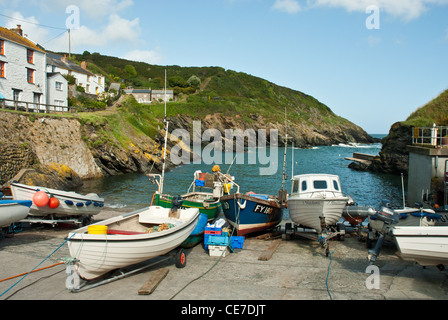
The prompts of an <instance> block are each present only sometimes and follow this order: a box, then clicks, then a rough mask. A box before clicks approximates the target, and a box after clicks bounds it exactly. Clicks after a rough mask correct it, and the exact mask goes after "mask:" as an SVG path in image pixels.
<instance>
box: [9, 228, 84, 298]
mask: <svg viewBox="0 0 448 320" xmlns="http://www.w3.org/2000/svg"><path fill="white" fill-rule="evenodd" d="M75 234H76V233H74V234H73V235H72V236H71V237H70V238H67V240H65V241H64V243H62V244H61V245H60V246H59V247H58V248H57V249H56V250H54V251H53V252H52V253H51V254H50V255H49V256H48V257H46V258H45V259H44V260H42V261H41V263H39V264H38V265H37V266H36V267H35V268H34V269H32V270H31V271H30V272H28V273H27V274H25V275H24V276H23V277H22V278H21V279H20V280H19V281H17V282H16V283H14V284H13V285H12V286H11V287H9V288H8V289H7V290H6V291H5V292H3V293H2V294H0V298H1V297H3V296H4V295H5V294H6V293H7V292H8V291H9V290H11V289H12V288H14V287H15V286H16V285H17V284H19V282H21V281H22V280H23V279H25V278H26V277H27V276H28V275H30V274H31V273H33V272H34V271H36V269H37V268H38V267H39V266H40V265H41V264H42V263H44V262H45V261H47V260H48V259H49V258H50V257H51V256H52V255H53V254H55V253H56V252H57V251H58V250H59V249H61V248H62V247H63V246H64V245H65V244H66V243H67V242H68V241H69V240H70V239H71V238H72V237H73V236H74V235H75Z"/></svg>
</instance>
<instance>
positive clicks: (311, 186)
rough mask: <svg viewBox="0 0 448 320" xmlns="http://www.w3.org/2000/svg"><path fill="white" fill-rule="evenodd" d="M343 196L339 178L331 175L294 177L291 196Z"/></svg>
mask: <svg viewBox="0 0 448 320" xmlns="http://www.w3.org/2000/svg"><path fill="white" fill-rule="evenodd" d="M294 194H299V195H309V196H312V195H313V194H328V195H341V194H342V189H341V183H340V181H339V177H338V176H336V175H331V174H304V175H299V176H294V178H293V183H292V191H291V195H294Z"/></svg>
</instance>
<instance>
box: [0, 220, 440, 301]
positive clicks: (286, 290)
mask: <svg viewBox="0 0 448 320" xmlns="http://www.w3.org/2000/svg"><path fill="white" fill-rule="evenodd" d="M69 231H70V229H64V228H61V227H56V228H54V229H53V228H51V227H46V226H38V227H36V226H34V227H32V228H29V229H28V228H27V229H25V230H24V232H21V233H19V234H16V235H15V236H14V237H13V238H7V239H4V240H2V241H0V279H5V278H8V277H11V276H15V275H18V274H21V273H27V272H29V271H31V270H33V269H34V268H36V266H38V265H39V264H40V263H41V262H42V261H43V260H44V259H45V258H47V257H48V255H50V254H51V253H53V252H54V251H55V250H56V249H57V248H58V247H59V246H61V245H62V244H63V243H64V238H65V237H66V236H67V234H68V232H69ZM271 244H272V240H270V241H266V240H258V239H255V238H249V239H246V241H245V243H244V249H243V250H241V251H238V252H235V253H232V254H230V255H228V256H226V257H223V258H220V259H219V258H217V257H210V256H209V255H208V254H207V253H206V252H205V251H204V249H203V247H202V246H201V245H198V246H196V247H194V248H192V249H188V250H186V253H187V266H186V267H185V268H183V269H177V268H176V267H175V266H174V260H170V261H166V262H163V263H160V264H158V265H155V266H153V267H150V268H148V269H146V270H144V271H142V272H140V273H136V274H134V275H132V276H130V277H127V278H124V279H121V280H118V281H114V282H111V283H108V284H105V285H102V286H98V287H95V288H91V289H89V290H85V291H80V292H77V293H72V292H70V291H68V290H67V289H66V279H67V275H66V273H65V265H63V264H62V265H58V266H55V267H52V268H49V269H45V270H42V271H39V272H36V273H32V274H29V275H28V276H26V277H25V278H23V280H22V281H20V282H19V283H18V284H16V283H17V281H18V280H20V279H21V278H22V277H19V278H15V279H10V280H6V281H1V282H0V295H1V294H3V295H2V296H1V298H0V299H1V300H156V301H160V300H170V299H173V300H183V301H184V303H185V304H186V306H188V303H187V302H186V301H185V300H198V301H204V300H227V301H233V302H237V301H241V300H251V301H257V302H256V303H257V304H260V303H263V301H267V300H330V299H333V300H395V299H400V300H402V299H404V300H414V299H424V300H440V299H443V300H446V299H447V298H448V277H447V272H446V271H439V270H438V269H437V268H435V267H428V268H422V267H421V266H419V265H418V264H415V263H413V262H406V261H403V260H401V259H400V258H399V256H398V255H397V249H396V247H395V245H393V244H392V243H390V244H387V245H385V246H384V247H383V250H382V252H381V255H380V257H379V259H378V261H377V263H376V265H377V266H378V267H379V270H380V278H379V280H380V282H379V289H368V288H367V285H366V281H367V282H369V279H372V278H370V276H371V274H370V273H366V270H367V269H366V268H367V267H368V266H369V263H368V260H367V249H366V248H365V244H364V243H363V242H359V241H358V239H357V236H356V235H352V236H350V235H347V236H346V237H345V241H332V242H330V251H334V253H332V254H331V259H330V257H327V256H326V255H325V250H324V249H322V248H321V247H320V245H319V244H318V243H317V241H316V242H315V241H312V240H306V239H295V240H291V241H286V240H283V241H282V242H281V245H280V246H279V247H278V249H277V250H276V251H275V253H274V254H273V256H272V258H271V259H270V260H268V261H260V260H258V257H259V256H260V254H261V253H262V252H263V251H264V250H266V249H267V248H268V247H269V246H270V245H271ZM68 256H69V254H68V248H67V245H66V244H65V245H64V246H62V247H61V249H59V250H58V251H56V253H55V254H54V255H52V256H51V257H50V258H49V259H48V260H47V261H45V262H44V263H42V264H41V265H40V266H39V268H42V267H46V266H50V265H52V264H56V263H58V262H60V261H61V259H62V258H64V257H68ZM218 259H219V261H218ZM330 262H331V265H330ZM160 268H168V269H169V272H168V274H167V276H166V278H165V279H164V280H163V281H162V282H161V283H160V285H159V286H158V287H157V289H156V290H155V292H154V293H152V294H151V295H138V290H139V289H140V287H141V286H142V285H143V284H144V283H145V282H146V281H147V280H148V279H149V278H150V277H151V276H152V275H153V274H154V273H155V272H156V271H157V270H158V269H160ZM327 277H328V279H327ZM370 283H372V282H371V281H370ZM14 284H16V285H15V286H14V287H12V286H13V285H14ZM327 285H328V288H327ZM11 287H12V288H11ZM10 288H11V289H10ZM8 289H9V291H7V292H6V293H4V292H5V291H6V290H8Z"/></svg>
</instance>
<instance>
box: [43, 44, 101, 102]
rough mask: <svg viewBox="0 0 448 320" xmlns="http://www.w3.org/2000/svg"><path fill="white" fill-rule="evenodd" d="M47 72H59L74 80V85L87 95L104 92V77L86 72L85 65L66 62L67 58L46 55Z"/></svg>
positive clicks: (52, 54)
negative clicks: (82, 89)
mask: <svg viewBox="0 0 448 320" xmlns="http://www.w3.org/2000/svg"><path fill="white" fill-rule="evenodd" d="M47 72H49V73H55V72H60V73H62V74H65V75H71V76H73V77H75V78H76V84H77V85H78V86H81V87H83V88H84V90H85V92H86V93H88V94H94V95H100V94H102V93H103V92H104V91H105V89H104V88H105V85H106V84H105V77H104V76H102V75H98V74H94V73H92V72H90V71H89V70H87V63H86V62H82V63H81V66H80V65H78V64H76V63H74V62H72V61H70V60H68V58H67V56H66V55H64V56H61V55H58V54H54V53H50V52H48V53H47Z"/></svg>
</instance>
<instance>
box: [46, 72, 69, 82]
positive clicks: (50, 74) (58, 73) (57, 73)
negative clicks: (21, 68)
mask: <svg viewBox="0 0 448 320" xmlns="http://www.w3.org/2000/svg"><path fill="white" fill-rule="evenodd" d="M56 76H57V77H59V76H61V77H62V78H64V76H63V75H62V74H61V73H60V72H47V78H53V77H56ZM64 79H65V78H64ZM65 81H67V80H65Z"/></svg>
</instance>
